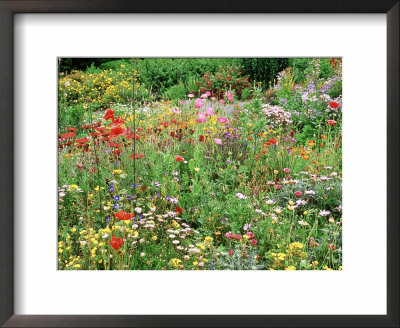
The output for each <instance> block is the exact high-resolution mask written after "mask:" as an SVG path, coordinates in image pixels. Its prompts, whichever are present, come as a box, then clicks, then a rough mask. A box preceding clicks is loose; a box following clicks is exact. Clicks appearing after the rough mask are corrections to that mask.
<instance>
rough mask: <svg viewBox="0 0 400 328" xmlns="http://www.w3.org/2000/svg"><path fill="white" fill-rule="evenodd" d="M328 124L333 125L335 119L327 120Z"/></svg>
mask: <svg viewBox="0 0 400 328" xmlns="http://www.w3.org/2000/svg"><path fill="white" fill-rule="evenodd" d="M328 124H329V125H330V126H334V125H335V124H336V121H335V120H328Z"/></svg>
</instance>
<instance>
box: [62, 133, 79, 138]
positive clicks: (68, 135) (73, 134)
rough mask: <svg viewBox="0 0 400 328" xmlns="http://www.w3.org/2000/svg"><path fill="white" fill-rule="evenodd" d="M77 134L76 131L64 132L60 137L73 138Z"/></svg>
mask: <svg viewBox="0 0 400 328" xmlns="http://www.w3.org/2000/svg"><path fill="white" fill-rule="evenodd" d="M75 136H76V133H73V132H67V133H64V134H60V138H61V139H68V138H73V137H75Z"/></svg>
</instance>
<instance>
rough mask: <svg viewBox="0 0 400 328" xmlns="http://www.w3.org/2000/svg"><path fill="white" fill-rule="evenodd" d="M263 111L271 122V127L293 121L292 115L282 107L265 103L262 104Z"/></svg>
mask: <svg viewBox="0 0 400 328" xmlns="http://www.w3.org/2000/svg"><path fill="white" fill-rule="evenodd" d="M262 111H263V113H264V114H265V116H266V119H267V121H268V123H269V124H271V128H274V127H275V126H276V125H278V126H285V125H288V124H291V123H292V122H293V120H292V115H291V114H290V113H289V112H286V111H285V110H284V109H283V108H282V107H279V106H272V105H269V104H265V105H263V106H262Z"/></svg>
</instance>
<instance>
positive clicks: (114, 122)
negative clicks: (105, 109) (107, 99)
mask: <svg viewBox="0 0 400 328" xmlns="http://www.w3.org/2000/svg"><path fill="white" fill-rule="evenodd" d="M124 123H125V121H124V120H123V119H122V118H121V116H117V117H116V118H115V119H113V120H112V122H111V123H110V124H109V126H114V125H120V124H124Z"/></svg>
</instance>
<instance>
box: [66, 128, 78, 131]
mask: <svg viewBox="0 0 400 328" xmlns="http://www.w3.org/2000/svg"><path fill="white" fill-rule="evenodd" d="M65 130H66V131H70V132H75V131H77V130H78V129H77V128H65Z"/></svg>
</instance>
